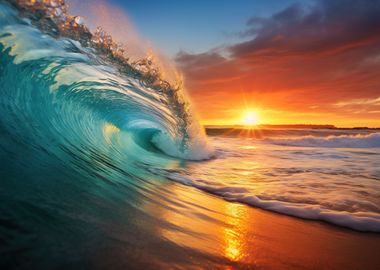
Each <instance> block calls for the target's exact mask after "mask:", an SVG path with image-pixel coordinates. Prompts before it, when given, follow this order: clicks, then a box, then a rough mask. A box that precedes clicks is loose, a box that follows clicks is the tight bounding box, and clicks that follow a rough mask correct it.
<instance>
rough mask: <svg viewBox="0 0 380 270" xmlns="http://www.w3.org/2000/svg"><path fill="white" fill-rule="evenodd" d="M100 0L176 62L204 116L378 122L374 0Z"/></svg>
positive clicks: (378, 2) (378, 36)
mask: <svg viewBox="0 0 380 270" xmlns="http://www.w3.org/2000/svg"><path fill="white" fill-rule="evenodd" d="M71 1H75V0H71ZM80 2H81V3H85V2H86V0H82V1H80ZM90 2H91V4H86V5H87V6H88V5H91V6H93V5H94V3H95V2H96V1H90ZM98 2H99V1H98ZM103 2H104V3H107V5H108V6H112V7H113V8H114V9H117V10H119V11H121V12H122V13H123V14H124V16H125V17H126V19H125V20H124V21H123V23H122V24H121V25H120V23H119V25H116V26H115V24H114V25H113V27H114V28H116V29H127V30H126V32H127V33H126V34H125V35H126V36H127V35H130V33H131V32H132V33H133V35H132V36H133V37H132V39H133V38H135V39H139V40H140V43H139V44H149V46H154V47H155V48H157V49H158V50H159V51H161V52H162V53H163V54H165V55H166V57H168V58H170V59H171V60H172V61H173V62H174V63H175V64H176V66H177V68H178V69H179V70H180V71H181V72H182V73H183V76H184V82H185V87H186V90H187V93H188V95H189V97H190V99H191V100H192V103H193V106H194V108H195V111H196V112H197V114H198V115H199V118H200V120H201V122H202V123H203V124H221V125H225V124H239V123H241V122H242V119H243V118H244V114H245V112H246V111H252V112H255V113H256V115H257V118H258V119H259V122H260V123H262V124H333V125H336V126H340V127H353V126H370V127H380V16H379V14H380V0H345V1H341V0H304V1H293V0H257V1H254V0H236V1H232V0H230V1H227V0H224V1H222V0H219V1H213V0H209V1H207V0H205V1H188V0H183V1H169V0H161V1H153V0H152V1H132V0H124V1H122V0H108V1H105V0H104V1H103ZM86 5H85V9H86ZM85 11H86V10H84V11H83V8H82V12H85ZM110 16H111V17H115V18H119V17H120V16H121V15H120V14H118V15H117V16H112V14H111V15H109V16H108V17H110ZM95 23H97V21H95ZM127 24H128V25H129V27H124V26H125V25H127ZM120 26H122V27H120ZM120 35H123V34H120V33H119V36H120ZM136 36H138V38H136ZM141 40H144V41H146V42H141ZM127 42H128V38H127Z"/></svg>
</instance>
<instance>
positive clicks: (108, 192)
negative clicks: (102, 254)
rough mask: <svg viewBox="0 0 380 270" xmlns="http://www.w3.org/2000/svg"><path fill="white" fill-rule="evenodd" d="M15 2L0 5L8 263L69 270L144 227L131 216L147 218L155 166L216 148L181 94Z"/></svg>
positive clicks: (1, 197)
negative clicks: (55, 30)
mask: <svg viewBox="0 0 380 270" xmlns="http://www.w3.org/2000/svg"><path fill="white" fill-rule="evenodd" d="M14 2H15V1H0V63H1V65H0V85H1V87H0V115H1V119H0V138H1V139H0V149H1V151H0V158H1V165H0V178H1V188H0V213H1V215H0V242H1V243H2V244H1V248H0V252H1V254H2V255H1V257H2V259H1V260H0V268H2V269H12V268H16V269H31V268H33V266H35V265H38V266H39V268H40V269H47V268H51V267H52V266H56V265H57V260H58V265H61V266H62V267H63V266H64V265H65V262H68V264H71V263H75V262H78V261H82V262H83V261H88V259H89V258H90V257H93V252H94V251H95V250H100V249H102V246H103V247H104V246H113V247H116V246H117V245H118V244H117V243H119V244H120V243H121V242H120V241H119V240H118V241H115V240H112V238H115V237H116V236H112V234H113V233H112V232H111V231H112V230H118V231H119V232H121V231H123V230H124V229H125V228H131V230H132V231H133V234H136V235H147V233H146V232H145V233H143V232H141V231H142V229H138V228H136V226H137V225H136V224H134V221H133V220H134V218H133V217H134V216H140V218H137V219H138V220H139V222H144V220H145V221H146V219H148V218H149V215H148V214H147V213H145V210H143V209H139V208H138V207H136V206H137V205H138V204H140V203H141V202H140V200H141V198H143V197H146V198H147V197H149V196H150V195H149V194H154V193H155V192H156V189H154V188H149V185H153V183H154V182H155V181H156V183H155V184H157V185H159V183H160V177H159V176H155V177H154V179H152V177H153V174H152V173H151V172H150V170H152V169H153V168H166V167H168V166H171V164H175V163H178V162H181V160H185V159H190V160H195V159H204V158H207V157H209V155H210V152H208V146H207V142H206V141H205V137H202V132H199V131H197V130H196V129H197V128H198V127H197V123H196V121H195V120H193V119H192V116H191V114H190V113H189V111H190V110H189V109H188V107H187V106H188V105H187V102H186V101H185V100H184V99H181V98H180V97H179V95H180V94H179V93H178V91H181V90H178V89H174V90H173V91H168V89H170V87H171V86H170V85H169V86H168V84H164V85H163V86H162V87H161V85H153V84H152V81H149V78H151V77H149V75H150V74H148V75H147V76H142V75H141V74H142V73H139V70H138V69H137V65H136V68H135V69H133V68H129V69H126V70H124V71H121V70H120V68H119V66H118V65H115V64H114V61H112V59H111V58H107V57H104V54H103V55H100V54H99V52H98V51H96V50H95V49H94V48H91V47H84V46H82V44H81V43H80V42H79V41H77V40H75V39H73V38H68V37H65V36H60V35H52V34H50V33H49V31H51V28H49V27H48V26H46V25H42V26H41V25H36V22H35V21H33V17H32V18H31V17H30V16H29V17H28V16H22V14H21V12H22V10H21V11H20V9H19V8H18V7H17V5H15V4H14ZM33 3H38V1H37V2H36V1H34V2H33ZM41 3H42V2H41ZM41 5H42V4H41ZM37 11H39V10H37ZM31 14H32V13H31ZM44 27H45V28H46V29H45V28H44ZM113 60H114V59H113ZM193 134H197V136H193ZM199 134H201V135H199ZM148 169H149V170H148ZM157 178H158V179H157ZM161 181H162V178H161ZM150 183H152V184H150ZM147 185H148V187H147ZM110 213H112V214H110ZM107 224H108V225H107ZM104 226H111V227H113V226H115V227H114V229H111V228H109V229H110V230H111V231H108V232H105V231H104V230H105V229H104ZM122 228H123V229H122ZM132 228H134V229H132ZM133 234H132V235H133ZM152 234H153V232H152ZM120 237H121V236H118V238H119V239H120ZM85 239H87V240H85ZM150 239H152V240H153V239H155V237H154V236H152V237H151V238H150ZM51 241H53V242H54V243H53V242H51ZM57 243H59V244H58V245H56V244H57ZM84 243H87V244H88V245H91V246H92V248H89V247H85V246H84V245H87V244H84ZM111 243H113V244H111ZM124 244H127V246H131V247H132V246H135V248H137V247H136V245H141V244H139V241H137V240H136V239H133V237H132V238H128V240H126V242H124ZM115 245H116V246H115ZM49 247H57V249H56V250H50V251H49V253H50V254H52V257H46V256H44V255H43V254H46V251H47V250H46V249H49ZM78 247H79V248H78ZM53 249H54V248H53ZM137 249H138V248H137ZM44 250H45V251H44ZM62 250H66V251H65V252H69V253H72V254H71V255H68V254H64V253H65V252H63V253H62ZM15 254H17V257H18V258H19V259H20V260H17V261H18V262H17V261H15V260H14V256H15ZM68 256H69V257H70V259H68ZM127 259H128V261H129V265H130V266H131V265H133V264H134V262H135V263H136V264H138V265H139V266H141V265H143V264H144V263H143V262H142V261H141V258H139V259H137V258H132V257H130V256H128V258H127ZM3 267H6V268H3ZM41 267H42V268H41ZM90 268H92V267H90Z"/></svg>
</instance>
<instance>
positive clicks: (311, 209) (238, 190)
mask: <svg viewBox="0 0 380 270" xmlns="http://www.w3.org/2000/svg"><path fill="white" fill-rule="evenodd" d="M164 175H165V177H167V178H168V179H170V180H173V181H176V182H179V183H181V184H184V185H187V186H193V187H195V188H198V189H200V190H203V191H206V192H208V193H211V194H214V195H218V196H220V197H222V198H223V199H225V200H227V201H232V202H240V203H244V204H247V205H250V206H254V207H258V208H261V209H265V210H269V211H273V212H276V213H281V214H286V215H289V216H294V217H299V218H303V219H310V220H320V221H325V222H328V223H331V224H334V225H338V226H342V227H346V228H350V229H353V230H357V231H363V232H380V214H379V213H374V212H365V211H357V212H348V211H337V210H331V209H327V208H324V207H322V206H320V205H317V204H307V203H300V202H289V201H288V202H286V201H278V200H274V199H273V200H272V199H270V195H266V196H265V197H266V199H260V198H259V196H256V195H253V194H251V193H250V191H249V190H248V189H246V188H243V187H226V186H222V185H216V184H214V183H211V182H207V181H204V180H199V181H198V180H192V179H190V178H188V177H185V176H183V175H180V174H178V173H168V172H164ZM260 197H264V196H260Z"/></svg>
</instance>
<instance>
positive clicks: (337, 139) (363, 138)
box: [264, 133, 380, 148]
mask: <svg viewBox="0 0 380 270" xmlns="http://www.w3.org/2000/svg"><path fill="white" fill-rule="evenodd" d="M264 141H265V142H268V143H272V144H277V145H284V146H300V147H325V148H378V147H380V133H372V134H367V135H341V136H327V137H315V136H303V137H298V138H281V139H265V140H264Z"/></svg>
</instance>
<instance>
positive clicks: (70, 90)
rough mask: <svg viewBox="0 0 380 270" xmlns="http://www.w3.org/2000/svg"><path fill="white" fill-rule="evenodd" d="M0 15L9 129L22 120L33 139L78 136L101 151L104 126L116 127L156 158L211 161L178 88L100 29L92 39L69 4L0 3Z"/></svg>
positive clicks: (3, 108)
mask: <svg viewBox="0 0 380 270" xmlns="http://www.w3.org/2000/svg"><path fill="white" fill-rule="evenodd" d="M0 15H1V16H0V26H1V27H0V51H1V55H0V57H1V63H2V67H1V70H0V72H1V77H0V81H1V85H2V86H3V87H2V89H1V94H2V97H3V98H2V100H1V113H2V116H4V118H5V119H7V121H8V123H6V124H3V126H4V127H7V126H9V124H10V122H11V121H14V122H17V123H23V121H22V120H21V119H19V118H21V115H23V116H25V117H27V118H28V119H29V120H28V123H27V124H26V125H28V127H27V128H30V130H29V131H30V133H35V134H36V133H41V134H43V136H45V135H46V134H47V133H49V135H51V136H56V137H58V138H60V140H61V139H63V138H65V139H66V140H67V141H69V142H73V134H76V135H77V138H76V139H77V140H78V142H80V143H81V145H82V146H83V145H85V144H91V145H92V146H94V145H95V146H97V147H99V148H100V149H104V148H107V147H109V143H110V142H111V141H110V140H108V138H105V135H104V128H103V127H105V126H106V127H107V126H110V125H111V126H114V127H115V128H114V129H113V130H118V131H120V132H121V133H123V134H129V135H130V136H131V138H133V139H134V140H135V142H136V145H137V146H139V147H143V148H144V149H145V150H147V149H148V150H152V151H153V150H154V151H153V153H157V152H162V153H165V154H166V155H169V156H173V157H177V158H181V159H194V160H195V159H205V158H209V157H210V156H211V154H212V149H211V148H210V146H209V145H208V143H207V140H206V137H205V136H204V133H203V132H202V130H201V128H200V126H199V125H198V124H197V121H196V120H195V118H194V117H193V115H192V113H191V109H190V108H189V104H188V102H187V101H186V99H185V98H184V96H183V94H182V93H181V92H182V89H181V88H182V86H181V83H180V82H178V83H177V84H172V83H169V82H168V81H166V80H164V79H163V76H162V75H161V72H160V70H159V69H158V68H157V67H156V66H155V64H154V63H153V61H152V59H151V57H148V58H146V59H141V60H138V61H133V62H131V61H130V60H129V57H128V56H127V55H126V53H125V51H124V49H123V47H124V46H123V45H120V44H116V43H115V42H114V41H113V39H112V37H111V36H109V35H108V34H107V33H105V32H104V31H103V30H102V29H101V28H98V29H97V30H96V32H95V33H91V32H90V31H89V30H88V28H87V27H86V26H85V25H84V24H83V21H82V19H81V18H80V17H79V16H70V15H68V14H67V11H66V6H65V3H64V1H43V2H41V1H21V0H19V1H7V3H5V2H4V1H1V2H0ZM16 105H17V106H16ZM31 122H33V123H35V124H36V125H38V126H39V128H38V129H36V128H35V127H33V126H30V125H31ZM41 123H42V124H45V125H42V124H41ZM24 124H25V123H24ZM20 130H21V127H18V128H15V129H14V130H11V131H9V132H11V133H14V132H17V131H20ZM105 130H109V129H108V128H106V129H105ZM52 133H54V135H53V134H52ZM15 137H24V138H25V134H18V135H15ZM78 142H75V143H78ZM35 143H36V144H37V145H40V144H43V142H41V141H38V142H35ZM112 143H119V141H112ZM113 147H114V148H117V149H119V151H121V150H120V149H125V148H126V146H125V145H119V144H117V145H113ZM127 148H128V147H127Z"/></svg>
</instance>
